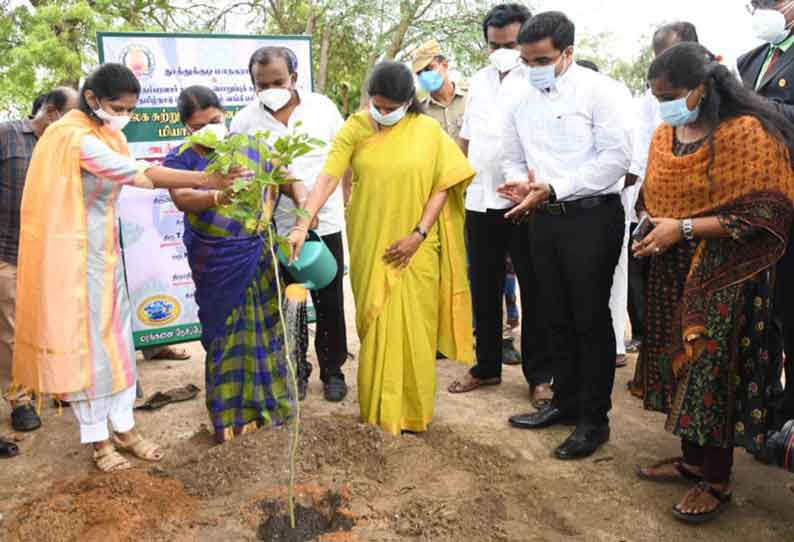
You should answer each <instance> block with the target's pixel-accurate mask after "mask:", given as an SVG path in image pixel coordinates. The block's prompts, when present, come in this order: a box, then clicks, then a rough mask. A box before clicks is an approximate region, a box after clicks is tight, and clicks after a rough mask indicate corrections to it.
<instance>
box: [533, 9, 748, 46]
mask: <svg viewBox="0 0 794 542" xmlns="http://www.w3.org/2000/svg"><path fill="white" fill-rule="evenodd" d="M748 3H749V0H535V2H534V5H535V6H537V8H539V10H542V11H545V10H558V11H563V12H565V13H566V14H567V15H568V17H570V18H571V20H573V22H574V23H575V24H576V26H577V30H580V31H582V32H585V33H587V34H597V33H599V32H612V33H614V34H615V44H614V50H613V53H614V54H615V56H619V57H622V58H626V59H630V58H632V57H633V56H634V53H635V52H636V49H637V44H638V43H639V41H638V40H639V39H640V38H641V36H642V35H643V34H645V33H648V32H649V31H650V30H651V29H652V28H655V27H656V26H658V25H659V24H661V23H665V22H671V21H675V20H685V21H689V22H691V23H693V24H694V25H695V26H696V27H697V29H698V34H699V36H700V40H701V42H702V43H703V45H705V46H706V47H708V48H709V49H710V50H711V51H712V52H713V53H714V54H717V55H722V56H723V57H725V58H726V60H727V59H736V58H737V57H738V56H740V55H741V54H742V53H745V52H747V51H749V50H750V49H752V48H753V47H755V46H756V45H758V44H759V43H760V42H759V41H758V40H757V39H756V38H755V37H754V36H753V32H752V28H751V26H750V15H749V14H748V13H747V11H746V9H745V5H746V4H748Z"/></svg>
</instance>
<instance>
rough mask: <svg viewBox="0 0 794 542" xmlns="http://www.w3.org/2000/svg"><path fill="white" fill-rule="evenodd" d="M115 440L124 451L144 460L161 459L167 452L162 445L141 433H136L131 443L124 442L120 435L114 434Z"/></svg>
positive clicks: (154, 460) (155, 460)
mask: <svg viewBox="0 0 794 542" xmlns="http://www.w3.org/2000/svg"><path fill="white" fill-rule="evenodd" d="M113 442H114V443H115V444H116V448H118V449H119V450H120V451H122V452H127V453H130V454H132V455H133V456H135V457H137V458H138V459H143V460H144V461H152V462H154V463H156V462H158V461H161V460H162V459H163V457H164V456H165V454H164V453H163V451H162V450H161V449H160V447H159V446H158V445H157V444H155V443H154V442H152V441H151V440H149V439H145V438H143V437H142V436H140V435H135V437H134V440H133V441H132V442H131V443H129V444H124V443H123V442H122V441H121V439H120V438H119V437H117V436H116V435H113Z"/></svg>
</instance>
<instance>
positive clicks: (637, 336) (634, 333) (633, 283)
mask: <svg viewBox="0 0 794 542" xmlns="http://www.w3.org/2000/svg"><path fill="white" fill-rule="evenodd" d="M636 228H637V224H632V225H631V228H630V230H629V231H630V232H631V233H630V235H634V230H635V229H636ZM647 275H648V259H647V258H635V257H634V255H633V254H632V253H631V241H629V292H628V293H629V303H628V304H629V307H628V308H629V320H630V321H631V337H632V339H634V340H638V341H642V338H643V337H644V336H645V282H646V281H647V278H648V277H647Z"/></svg>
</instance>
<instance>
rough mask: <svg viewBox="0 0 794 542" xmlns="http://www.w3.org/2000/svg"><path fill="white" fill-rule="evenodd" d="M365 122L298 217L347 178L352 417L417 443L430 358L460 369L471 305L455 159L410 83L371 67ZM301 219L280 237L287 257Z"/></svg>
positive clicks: (338, 147) (431, 379)
mask: <svg viewBox="0 0 794 542" xmlns="http://www.w3.org/2000/svg"><path fill="white" fill-rule="evenodd" d="M368 91H369V95H370V97H371V106H370V109H369V111H363V112H359V113H357V114H355V115H353V116H351V117H350V118H349V119H348V121H347V122H346V123H345V125H344V127H343V128H342V130H341V131H340V132H339V134H338V135H337V137H336V139H335V140H334V142H333V146H332V148H331V151H330V154H329V156H328V160H327V162H326V164H325V167H324V168H323V172H322V174H321V175H320V177H319V178H318V180H317V183H316V185H315V188H314V190H313V191H312V193H311V195H310V196H309V199H308V202H307V204H306V210H307V211H308V213H309V214H310V215H311V216H312V217H314V215H316V213H317V211H318V210H319V209H320V208H321V207H322V206H323V204H324V203H325V201H326V200H327V199H328V197H329V196H330V195H331V194H332V193H333V191H334V189H335V188H336V186H337V185H338V183H339V180H340V179H341V178H342V176H343V175H344V173H345V171H346V170H347V169H348V168H351V169H352V171H353V178H354V182H353V194H352V197H351V201H350V204H349V206H348V210H347V234H348V242H349V245H350V277H351V281H352V285H353V296H354V297H355V300H356V326H357V329H358V334H359V338H360V340H361V351H360V353H359V367H358V397H359V405H360V409H361V418H362V419H363V420H364V421H365V422H367V423H372V424H378V425H380V426H381V428H383V430H384V431H387V432H389V433H392V434H400V433H401V432H403V431H408V432H422V431H426V430H427V426H428V424H429V423H430V421H431V419H432V417H433V398H434V395H435V390H436V383H435V380H436V379H435V357H436V356H435V354H436V352H437V351H441V352H442V353H444V354H445V355H446V356H447V357H449V358H450V359H456V360H459V361H462V362H465V363H471V362H472V361H473V358H474V353H473V347H472V323H471V296H470V294H469V289H468V280H467V277H466V255H465V248H464V244H463V217H464V213H463V191H464V190H465V188H466V185H467V184H468V182H469V181H470V180H471V179H472V177H473V176H474V170H472V168H471V166H470V165H469V163H468V162H467V161H466V158H465V157H464V156H463V153H462V152H461V151H460V149H459V148H458V146H457V145H456V144H455V142H454V141H453V140H452V139H451V138H450V137H449V136H448V135H447V134H446V133H444V131H443V130H442V129H441V126H439V124H438V123H437V122H436V121H435V120H433V119H432V118H430V117H428V116H426V115H424V114H422V109H421V105H419V103H418V102H417V101H416V91H415V88H414V82H413V75H412V74H411V72H410V71H409V70H408V68H407V67H405V66H404V65H402V64H399V63H396V62H382V63H380V64H378V66H376V67H375V69H374V71H373V73H372V75H371V77H370V81H369V87H368ZM308 225H309V220H301V221H299V222H298V224H297V225H296V227H295V229H294V230H293V231H292V232H291V233H290V236H289V240H290V244H291V245H292V248H293V254H299V253H300V249H301V247H302V246H303V242H304V241H305V238H306V233H307V231H308Z"/></svg>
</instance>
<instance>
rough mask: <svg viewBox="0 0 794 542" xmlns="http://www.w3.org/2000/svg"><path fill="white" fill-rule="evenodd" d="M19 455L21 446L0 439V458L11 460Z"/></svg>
mask: <svg viewBox="0 0 794 542" xmlns="http://www.w3.org/2000/svg"><path fill="white" fill-rule="evenodd" d="M18 455H19V446H17V445H16V444H14V443H13V442H11V441H10V440H6V439H2V438H0V457H2V458H3V459H10V458H12V457H16V456H18Z"/></svg>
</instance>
